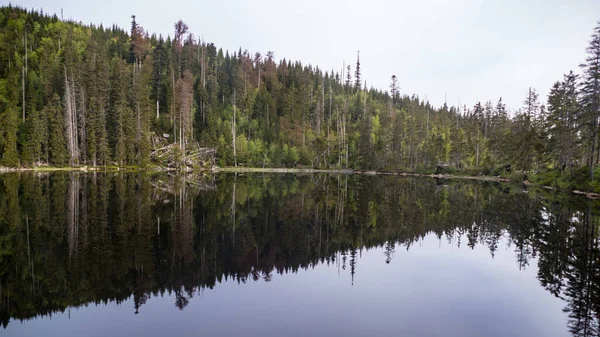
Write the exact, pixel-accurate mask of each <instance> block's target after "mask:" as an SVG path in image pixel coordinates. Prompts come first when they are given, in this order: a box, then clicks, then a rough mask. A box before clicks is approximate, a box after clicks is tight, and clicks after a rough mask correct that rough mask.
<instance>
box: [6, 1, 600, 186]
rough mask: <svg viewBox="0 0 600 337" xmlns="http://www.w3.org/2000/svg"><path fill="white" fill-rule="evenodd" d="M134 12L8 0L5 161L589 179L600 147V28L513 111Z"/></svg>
mask: <svg viewBox="0 0 600 337" xmlns="http://www.w3.org/2000/svg"><path fill="white" fill-rule="evenodd" d="M136 20H137V18H136V17H135V16H132V25H131V27H130V29H129V30H124V29H122V28H119V27H116V26H112V27H104V26H102V25H100V26H97V25H83V24H81V23H77V22H73V21H63V20H60V19H59V18H58V17H57V16H56V15H54V16H49V15H45V14H43V13H41V12H36V11H26V10H24V9H21V8H18V7H12V6H6V7H2V8H0V46H1V47H0V165H3V166H10V167H16V166H35V165H45V164H47V165H52V166H66V165H71V166H78V165H88V166H109V165H111V166H112V165H147V164H151V163H155V164H158V165H164V164H165V163H164V161H165V160H166V159H165V158H169V159H168V160H170V161H175V162H181V160H182V159H184V158H187V157H189V156H190V155H191V154H193V153H194V151H197V149H198V147H215V148H216V149H217V157H218V164H219V165H246V166H261V167H262V166H271V167H278V166H287V167H291V166H306V167H319V168H339V167H344V168H346V167H347V168H360V169H377V170H394V171H396V170H403V171H425V170H428V169H431V168H432V167H435V166H436V165H439V164H440V163H444V164H445V165H447V166H451V167H454V168H456V169H461V170H467V169H473V170H477V172H483V173H490V172H498V168H502V167H504V166H505V165H507V164H511V165H512V167H513V168H516V169H517V170H522V171H527V172H528V171H533V170H535V171H538V170H541V171H543V170H546V169H559V170H560V171H561V172H562V171H565V169H566V168H573V169H575V168H577V169H579V170H580V171H585V172H587V173H586V174H587V175H588V176H591V177H593V174H594V167H595V165H596V164H598V161H599V158H600V146H598V142H599V139H598V138H599V137H598V127H599V125H598V117H599V109H600V25H599V26H598V27H596V28H595V29H594V30H593V34H592V37H591V39H590V43H589V47H588V50H587V52H588V54H587V55H588V57H587V59H585V60H582V62H583V64H582V65H581V70H582V71H581V75H577V74H576V73H575V72H568V73H567V74H566V75H565V76H564V78H562V79H557V82H556V83H555V84H554V86H553V87H552V90H551V92H550V94H549V96H548V97H547V99H545V98H543V97H542V98H540V97H539V95H538V94H537V92H536V91H535V90H534V89H530V90H529V91H528V92H525V93H523V97H524V102H523V106H521V107H515V108H518V109H516V110H512V112H511V113H509V111H508V108H507V107H506V106H505V104H504V103H503V101H502V98H501V94H502V93H498V96H499V98H498V100H497V101H496V102H491V101H488V102H477V103H476V104H475V105H474V106H472V107H467V106H459V107H457V106H447V105H446V104H444V105H443V106H442V107H433V106H431V105H430V104H429V103H428V102H427V101H424V100H422V99H420V98H419V97H417V96H415V95H412V96H409V95H406V94H404V92H407V90H409V88H406V89H405V90H401V88H400V84H401V83H402V78H397V77H396V76H394V75H392V74H390V77H391V80H390V88H389V90H380V89H374V88H368V87H367V79H364V78H363V77H362V75H361V68H360V59H359V57H358V55H357V59H356V63H355V64H352V65H348V66H347V68H345V69H339V70H325V69H320V68H319V67H316V66H311V65H306V64H302V63H301V62H299V61H291V60H286V59H285V58H281V59H277V58H276V57H275V54H274V53H273V52H271V51H269V52H266V53H264V54H261V53H254V54H252V53H250V52H248V51H246V50H242V49H240V50H238V51H224V50H222V49H220V48H218V47H217V46H216V45H215V44H213V43H208V42H206V41H203V40H202V39H200V38H198V37H197V36H195V35H194V34H192V33H191V32H189V29H188V26H187V25H186V24H185V23H184V22H181V21H179V22H177V23H175V25H174V32H173V35H172V36H168V37H163V36H157V35H155V34H150V33H149V32H146V31H145V30H144V29H143V28H142V26H141V25H140V24H138V22H137V21H136ZM591 28H592V27H590V29H591ZM577 66H578V65H577V64H574V67H577ZM565 70H566V71H568V69H565ZM169 144H171V145H172V144H176V146H174V147H173V146H171V147H170V148H175V150H173V151H172V152H171V153H169V155H168V156H164V157H162V155H161V156H157V155H156V152H155V150H156V149H157V148H160V147H164V146H167V145H169ZM572 171H573V170H572Z"/></svg>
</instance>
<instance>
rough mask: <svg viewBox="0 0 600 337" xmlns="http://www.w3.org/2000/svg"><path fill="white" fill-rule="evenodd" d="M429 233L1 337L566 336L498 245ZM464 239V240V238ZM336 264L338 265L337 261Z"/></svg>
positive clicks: (503, 244)
mask: <svg viewBox="0 0 600 337" xmlns="http://www.w3.org/2000/svg"><path fill="white" fill-rule="evenodd" d="M457 241H458V238H456V241H454V242H453V243H449V242H448V241H447V240H446V239H445V238H443V239H441V240H440V239H438V238H437V237H436V236H435V235H434V234H429V235H427V236H426V237H425V238H424V239H422V240H420V241H419V242H416V243H414V244H413V246H412V247H411V248H410V250H408V251H407V250H406V249H405V247H404V246H396V251H395V254H394V256H393V259H392V261H391V263H389V264H386V262H385V255H384V249H383V248H374V249H370V250H365V249H363V250H362V252H360V251H358V255H357V262H356V268H355V274H354V278H353V279H354V280H353V282H352V275H351V272H350V270H351V268H350V266H349V265H348V264H346V266H345V268H342V266H341V265H338V264H337V262H334V263H333V264H329V265H327V264H324V263H319V264H317V265H316V266H315V267H314V268H309V269H307V270H299V271H298V272H297V273H285V274H282V275H280V274H274V275H273V276H272V278H271V282H265V281H264V280H262V279H261V280H259V281H252V280H249V281H247V283H245V284H244V283H238V282H237V281H236V280H228V281H224V282H221V283H217V285H216V286H215V288H214V289H204V290H198V291H197V292H196V294H195V295H194V298H192V299H190V302H189V305H188V306H187V307H185V308H184V309H183V310H179V309H178V308H177V307H176V306H175V305H174V302H175V296H174V295H173V294H171V295H170V296H169V295H166V296H163V297H160V296H159V297H154V296H152V297H151V298H150V299H149V300H148V301H147V303H146V304H145V305H144V306H142V307H141V308H140V311H139V314H137V315H136V314H135V308H134V303H133V299H132V298H130V299H128V300H127V301H125V302H123V303H121V304H120V305H117V304H116V303H114V302H111V303H109V304H108V305H98V306H96V305H94V304H92V305H90V306H88V307H81V308H72V309H70V311H65V312H64V313H62V314H53V315H52V317H51V318H50V317H38V318H35V319H32V320H29V321H24V322H18V321H12V322H11V323H10V324H9V325H8V327H7V329H6V330H4V331H3V332H2V335H5V336H65V335H69V336H76V335H81V336H133V335H140V336H168V335H172V336H241V335H244V336H319V335H320V336H367V335H371V336H528V337H530V336H569V333H568V331H567V328H566V324H567V315H566V314H565V313H563V312H562V309H563V308H564V302H563V301H562V300H560V299H558V298H556V297H554V296H553V295H552V294H550V293H549V292H548V291H546V290H544V289H543V288H542V287H540V284H539V281H538V280H537V277H536V275H537V274H536V273H537V267H536V266H537V260H536V259H533V260H531V261H530V264H529V266H528V267H527V268H526V269H519V265H518V264H516V263H515V249H514V247H510V246H508V239H507V238H503V239H501V240H500V243H499V245H498V247H499V249H498V251H496V253H495V256H494V257H493V258H492V256H491V254H490V251H489V249H488V248H486V247H484V246H482V245H477V246H475V248H474V249H471V248H470V247H468V246H466V245H464V243H463V245H462V246H461V247H460V248H459V247H457ZM463 242H465V239H464V238H463ZM340 260H341V259H340Z"/></svg>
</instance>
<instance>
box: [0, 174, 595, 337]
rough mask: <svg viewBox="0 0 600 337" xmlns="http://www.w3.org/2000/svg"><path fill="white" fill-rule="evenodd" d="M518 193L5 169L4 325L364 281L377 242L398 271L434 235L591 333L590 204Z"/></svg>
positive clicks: (345, 180) (468, 185)
mask: <svg viewBox="0 0 600 337" xmlns="http://www.w3.org/2000/svg"><path fill="white" fill-rule="evenodd" d="M515 187H516V188H514V189H513V187H511V186H507V185H500V186H494V185H492V184H489V183H479V182H466V181H460V180H455V181H454V182H448V181H445V182H441V183H437V182H436V181H435V180H433V179H421V180H415V179H411V178H407V179H399V178H398V177H391V176H376V177H371V176H356V175H337V176H330V175H323V174H320V175H268V174H265V175H263V174H254V175H252V174H251V175H245V176H234V175H233V174H230V175H227V174H219V175H217V177H216V181H214V182H213V181H211V180H202V179H198V177H182V176H168V175H164V174H159V175H153V176H151V175H149V174H145V173H117V174H113V173H106V172H102V173H100V172H94V173H91V174H82V173H77V172H71V173H53V174H48V173H44V174H33V173H24V174H17V173H7V174H3V175H1V176H0V323H1V324H3V325H4V326H6V325H7V324H14V323H12V321H14V320H23V319H30V318H33V317H38V316H45V315H51V314H53V313H56V312H62V311H65V310H67V308H71V307H79V306H83V305H89V304H93V303H96V304H101V303H106V302H109V301H116V302H117V303H121V302H123V301H125V300H127V299H131V298H132V299H133V303H132V304H130V305H132V307H131V311H132V312H134V311H135V312H140V313H141V314H144V311H145V308H144V303H146V301H147V300H148V299H150V298H151V297H156V296H163V295H166V294H171V295H172V296H173V301H174V302H175V303H174V304H175V305H176V306H177V307H178V308H179V309H184V308H185V307H186V305H187V304H188V303H189V302H191V301H195V300H196V301H197V300H199V299H193V297H195V296H198V297H199V296H200V295H199V292H200V291H201V290H203V289H205V290H208V289H211V288H213V287H218V286H219V283H220V282H222V281H223V280H227V279H233V280H236V281H238V282H252V281H258V280H264V281H266V282H269V281H270V280H271V279H272V278H274V277H275V276H276V275H278V274H283V273H294V272H297V271H299V270H304V269H308V268H312V267H314V266H315V265H317V264H329V265H333V266H335V267H337V268H342V269H344V270H346V271H348V274H349V275H348V276H347V277H348V279H347V282H348V283H350V282H353V281H354V282H355V283H356V282H359V283H360V282H364V280H365V278H364V276H363V277H360V275H361V273H365V272H366V271H365V269H364V266H361V260H360V259H359V257H360V256H361V252H362V251H363V250H364V249H369V248H373V247H379V249H380V251H381V260H380V261H381V262H384V261H385V262H387V263H390V264H391V265H390V268H401V267H402V265H403V264H405V263H406V260H404V256H402V251H404V250H408V249H425V248H420V247H419V244H418V243H419V242H420V241H421V240H422V239H423V238H424V237H426V236H437V237H438V238H439V240H440V241H443V242H447V243H449V244H451V245H452V246H454V247H461V249H472V248H474V247H476V246H477V247H485V248H486V249H487V250H488V251H489V254H490V259H491V258H493V257H494V256H495V254H497V253H498V252H507V253H508V254H513V256H514V263H515V264H514V266H515V267H516V266H518V268H520V269H528V268H534V269H535V270H537V278H538V280H539V282H540V285H541V286H542V287H544V289H546V290H547V291H549V292H551V293H552V294H553V295H555V296H557V297H560V298H561V299H563V300H564V305H565V311H566V312H567V313H568V317H569V319H568V324H569V326H568V329H569V330H570V331H571V332H572V334H573V335H574V336H597V333H598V326H599V318H600V292H599V290H600V277H599V275H600V273H599V270H600V239H599V238H600V235H599V232H598V224H599V220H600V218H599V216H598V214H600V213H599V212H600V210H599V209H598V204H597V203H596V202H594V201H591V200H587V199H585V198H583V197H579V198H577V197H572V196H569V195H568V194H550V193H549V192H547V191H546V190H543V189H540V190H529V193H523V191H522V188H521V187H518V186H515ZM397 258H399V259H400V261H398V262H400V263H399V264H398V262H397V261H396V260H395V259H397ZM361 280H362V281H361ZM275 282H277V280H275ZM407 291H408V290H407ZM506 305H509V306H510V304H506Z"/></svg>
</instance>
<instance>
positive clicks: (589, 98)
mask: <svg viewBox="0 0 600 337" xmlns="http://www.w3.org/2000/svg"><path fill="white" fill-rule="evenodd" d="M587 53H588V56H587V57H586V60H585V63H583V64H581V66H580V67H581V69H582V70H583V77H582V83H581V89H580V90H581V103H580V104H581V108H582V110H583V116H582V118H583V119H584V120H586V121H587V123H586V124H587V125H588V129H589V131H588V135H589V136H588V137H589V144H590V145H589V156H588V165H589V175H590V179H593V178H594V166H595V165H596V164H597V163H598V159H599V158H598V156H596V154H595V152H596V147H597V146H598V144H597V141H598V140H597V138H598V130H597V129H598V118H599V117H600V21H599V22H598V25H597V26H596V28H595V29H594V33H593V34H592V39H591V40H590V42H589V46H588V47H587ZM594 158H595V159H594Z"/></svg>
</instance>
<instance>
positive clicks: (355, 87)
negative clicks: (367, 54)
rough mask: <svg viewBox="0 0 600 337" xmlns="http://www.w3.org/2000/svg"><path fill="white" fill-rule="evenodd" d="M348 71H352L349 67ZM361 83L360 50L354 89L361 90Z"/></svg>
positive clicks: (355, 71) (355, 70)
mask: <svg viewBox="0 0 600 337" xmlns="http://www.w3.org/2000/svg"><path fill="white" fill-rule="evenodd" d="M348 72H350V69H348ZM361 84H362V80H361V72H360V52H358V55H357V56H356V69H354V90H356V91H358V90H360V86H361Z"/></svg>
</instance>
